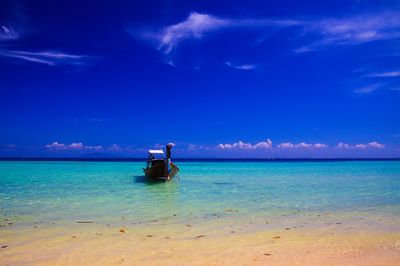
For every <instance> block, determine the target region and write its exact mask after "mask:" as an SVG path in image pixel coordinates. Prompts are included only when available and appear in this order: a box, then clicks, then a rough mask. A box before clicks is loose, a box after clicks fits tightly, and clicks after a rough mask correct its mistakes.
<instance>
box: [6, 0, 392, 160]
mask: <svg viewBox="0 0 400 266" xmlns="http://www.w3.org/2000/svg"><path fill="white" fill-rule="evenodd" d="M0 27H1V28H0V101H1V104H0V156H56V157H62V156H91V155H93V156H94V155H96V156H123V157H126V156H130V157H139V156H145V151H146V149H148V148H153V147H158V146H160V144H165V143H168V142H173V143H175V144H176V146H175V148H174V155H175V156H176V157H226V158H227V157H235V158H236V157H266V158H271V157H279V158H289V157H290V158H298V157H300V158H307V157H318V158H319V157H400V118H399V117H400V106H399V102H400V101H399V100H400V48H399V47H400V2H399V1H363V0H357V1H330V2H326V1H323V2H321V1H279V3H278V2H276V1H270V2H269V1H218V2H217V1H196V2H190V1H145V2H143V1H117V2H115V1H99V2H96V3H94V2H92V1H87V2H85V3H82V1H35V2H32V1H0Z"/></svg>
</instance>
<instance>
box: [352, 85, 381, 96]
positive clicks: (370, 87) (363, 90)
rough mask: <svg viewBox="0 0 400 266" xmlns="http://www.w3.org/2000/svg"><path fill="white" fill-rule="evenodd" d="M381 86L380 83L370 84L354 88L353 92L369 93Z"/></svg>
mask: <svg viewBox="0 0 400 266" xmlns="http://www.w3.org/2000/svg"><path fill="white" fill-rule="evenodd" d="M380 88H381V84H372V85H368V86H365V87H362V88H359V89H355V90H354V91H353V92H354V93H357V94H370V93H372V92H374V91H376V90H379V89H380Z"/></svg>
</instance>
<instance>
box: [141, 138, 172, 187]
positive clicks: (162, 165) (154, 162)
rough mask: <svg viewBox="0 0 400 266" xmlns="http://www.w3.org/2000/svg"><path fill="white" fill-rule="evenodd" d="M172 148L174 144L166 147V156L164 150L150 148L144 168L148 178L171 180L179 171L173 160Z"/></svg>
mask: <svg viewBox="0 0 400 266" xmlns="http://www.w3.org/2000/svg"><path fill="white" fill-rule="evenodd" d="M171 149H172V144H168V145H167V146H166V147H165V153H166V156H165V157H164V151H163V150H149V152H148V158H147V163H146V168H143V171H144V174H145V175H146V177H147V178H150V179H155V180H165V181H169V180H171V179H172V178H173V177H174V176H175V175H176V174H177V173H178V172H179V168H178V167H177V166H176V165H175V164H174V163H172V161H171Z"/></svg>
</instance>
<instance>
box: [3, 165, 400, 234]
mask: <svg viewBox="0 0 400 266" xmlns="http://www.w3.org/2000/svg"><path fill="white" fill-rule="evenodd" d="M177 164H178V166H179V167H180V169H181V171H180V178H179V179H175V180H173V181H171V182H167V183H153V182H148V181H147V180H146V179H145V178H144V177H143V176H142V170H141V169H142V167H144V163H139V162H87V163H85V162H0V213H1V217H2V218H3V219H2V220H1V221H0V224H3V225H4V224H5V222H4V217H14V218H13V226H14V227H18V226H28V225H32V224H35V223H37V222H42V223H65V224H68V223H76V221H96V222H97V223H104V224H106V223H122V221H123V220H129V221H131V222H132V224H136V223H137V224H140V223H142V222H146V221H147V222H148V221H151V220H154V219H158V220H161V221H164V222H165V223H179V222H181V223H184V222H186V221H189V220H193V219H194V217H195V218H197V219H199V220H200V221H202V220H204V221H206V220H207V219H211V218H212V217H222V218H223V217H224V215H225V216H228V215H229V217H231V218H232V217H234V218H237V219H241V218H246V217H258V216H263V217H278V216H284V215H286V214H288V213H322V212H344V213H363V212H374V213H378V214H379V215H381V216H385V215H388V216H390V217H394V218H400V161H342V162H178V163H177Z"/></svg>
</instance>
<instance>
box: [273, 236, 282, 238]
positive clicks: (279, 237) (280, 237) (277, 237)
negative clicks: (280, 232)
mask: <svg viewBox="0 0 400 266" xmlns="http://www.w3.org/2000/svg"><path fill="white" fill-rule="evenodd" d="M279 238H281V237H280V236H274V237H273V239H279Z"/></svg>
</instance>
